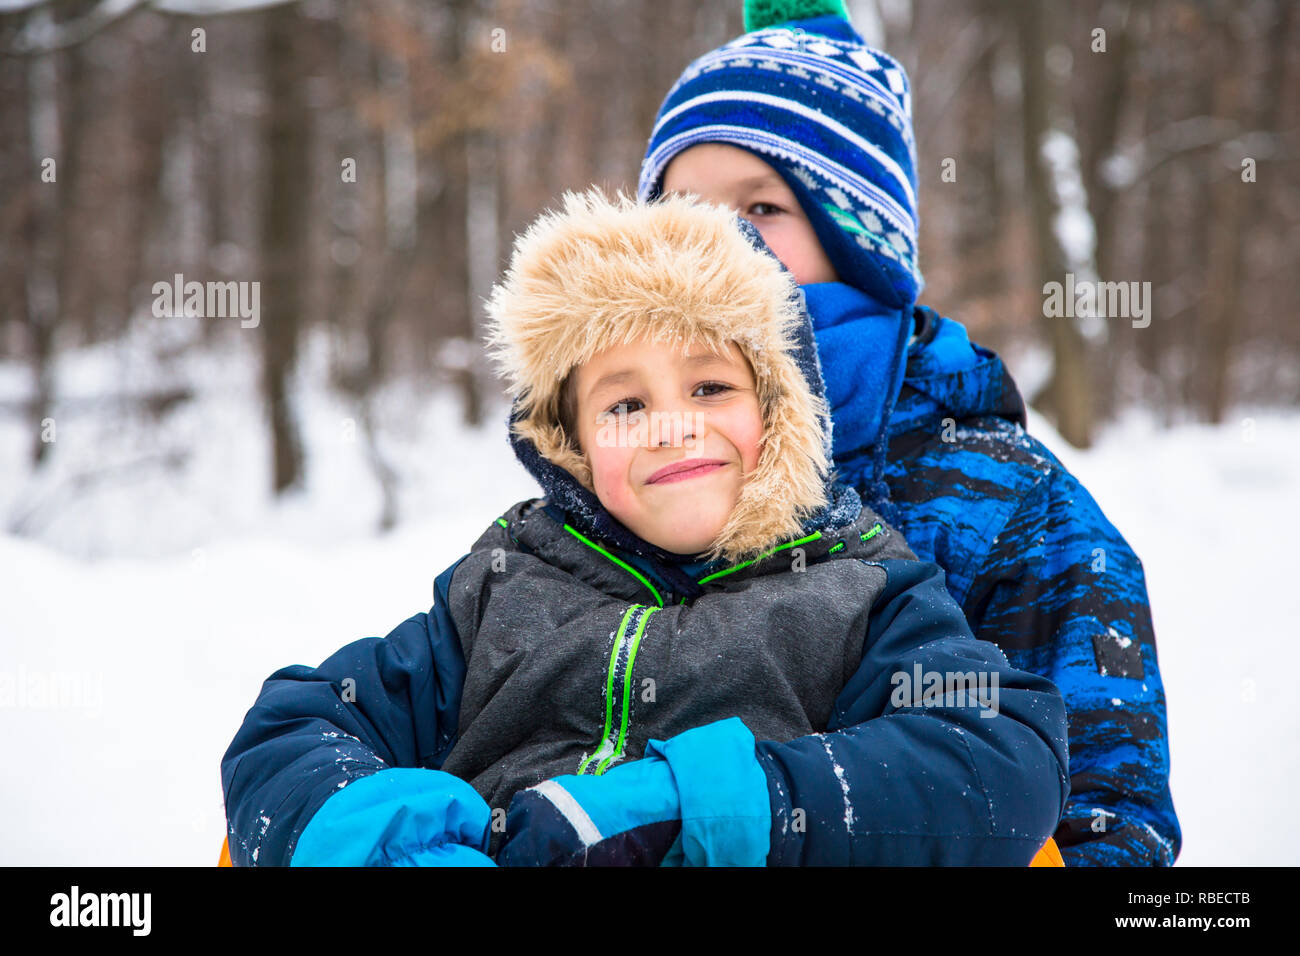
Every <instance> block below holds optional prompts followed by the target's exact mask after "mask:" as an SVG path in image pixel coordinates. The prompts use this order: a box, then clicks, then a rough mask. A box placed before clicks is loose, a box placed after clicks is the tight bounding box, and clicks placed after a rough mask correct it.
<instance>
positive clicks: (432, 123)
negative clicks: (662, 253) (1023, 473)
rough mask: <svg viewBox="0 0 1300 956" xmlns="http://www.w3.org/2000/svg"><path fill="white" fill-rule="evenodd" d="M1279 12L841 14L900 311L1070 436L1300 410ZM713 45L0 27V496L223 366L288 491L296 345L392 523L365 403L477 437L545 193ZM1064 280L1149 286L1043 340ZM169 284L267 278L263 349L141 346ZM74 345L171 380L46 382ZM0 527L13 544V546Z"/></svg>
mask: <svg viewBox="0 0 1300 956" xmlns="http://www.w3.org/2000/svg"><path fill="white" fill-rule="evenodd" d="M1297 6H1300V4H1297V3H1293V2H1285V0H1151V2H1125V0H1080V2H1070V3H1065V2H1061V3H1056V2H1051V3H1048V2H1038V0H1005V2H1000V0H911V2H907V0H879V2H871V0H860V2H849V3H848V8H849V10H850V12H851V13H852V15H853V18H854V22H855V25H856V26H857V27H858V29H859V30H860V32H862V33H863V35H864V36H865V37H866V39H867V40H868V41H869V42H872V43H875V44H877V45H879V46H882V47H883V48H884V49H886V50H887V51H889V52H891V53H892V54H894V55H895V56H896V57H898V58H899V59H900V60H901V61H902V63H903V64H904V65H905V67H906V68H907V70H908V71H909V74H910V76H911V78H912V84H913V101H914V116H915V123H916V132H917V142H918V153H919V164H918V178H919V181H920V202H921V240H922V253H921V263H922V268H923V269H924V272H925V274H926V279H927V288H926V291H925V293H924V295H923V298H922V301H923V302H925V303H927V304H929V305H932V306H933V307H935V308H936V309H938V310H939V311H941V312H942V313H944V314H946V315H951V316H953V317H954V318H957V319H959V320H961V321H963V322H964V323H965V324H966V325H967V326H968V328H969V329H970V331H971V334H972V337H973V338H974V339H976V340H977V341H979V342H981V343H982V344H985V345H987V346H989V347H991V348H994V349H996V350H998V351H1005V352H1007V353H1009V354H1011V355H1013V356H1024V358H1023V360H1022V365H1021V366H1020V367H1023V368H1025V369H1032V368H1037V369H1038V373H1037V374H1030V373H1028V372H1027V373H1026V375H1025V377H1022V380H1021V381H1022V385H1023V386H1024V387H1025V389H1026V392H1027V395H1028V397H1029V399H1030V400H1031V402H1032V403H1033V404H1034V406H1035V407H1036V408H1037V409H1038V410H1039V411H1040V412H1042V413H1044V414H1045V415H1046V416H1047V417H1048V418H1049V419H1050V420H1052V421H1053V422H1054V423H1055V425H1056V426H1057V428H1058V429H1059V430H1060V432H1061V434H1062V435H1063V436H1064V437H1065V438H1066V439H1067V440H1069V441H1070V442H1071V443H1073V444H1075V445H1077V446H1079V447H1086V446H1087V445H1089V444H1090V443H1091V441H1092V440H1093V438H1094V436H1095V435H1096V434H1097V432H1098V429H1099V428H1101V427H1102V426H1103V425H1104V424H1105V422H1107V421H1108V420H1110V419H1113V418H1114V417H1116V416H1117V415H1118V414H1120V413H1121V412H1122V411H1123V410H1124V409H1125V408H1129V407H1132V406H1143V407H1146V408H1148V409H1150V410H1151V411H1152V412H1153V414H1154V415H1155V416H1156V417H1157V418H1158V419H1159V420H1161V421H1163V422H1165V423H1166V424H1173V423H1176V422H1184V421H1189V420H1192V421H1208V422H1221V421H1224V420H1225V418H1228V417H1229V416H1230V415H1231V414H1232V410H1233V409H1234V408H1235V407H1238V406H1241V405H1243V404H1248V405H1253V406H1259V405H1288V406H1290V405H1295V404H1297V403H1300V322H1297V321H1296V320H1295V303H1296V302H1297V301H1300V268H1298V267H1300V256H1298V255H1297V250H1298V249H1300V165H1298V164H1297V161H1296V156H1297V153H1298V152H1300V126H1298V125H1297V118H1298V117H1300V22H1298V21H1300V16H1297V13H1298V11H1297ZM741 32H743V26H742V19H741V3H740V2H739V0H725V2H723V0H717V2H715V0H709V2H699V0H563V2H561V0H440V2H432V0H365V2H362V0H302V2H293V3H273V2H272V3H268V2H255V0H220V2H218V0H154V2H148V0H54V2H39V0H0V103H2V104H3V111H2V112H0V363H2V364H3V365H4V367H5V368H7V369H9V370H10V372H11V373H12V374H7V375H4V376H0V415H3V416H7V417H8V418H9V419H10V420H11V421H16V422H18V423H20V424H21V427H22V428H23V434H24V436H25V438H24V440H23V442H22V448H23V450H22V457H23V459H24V460H22V461H12V460H9V461H6V462H5V463H4V470H5V471H9V472H10V477H11V478H14V477H15V476H16V475H18V474H20V473H21V474H23V475H39V473H40V471H41V470H42V469H43V468H46V467H48V459H49V458H51V456H52V455H53V449H54V448H55V446H56V443H55V442H54V441H53V440H52V439H51V434H50V433H51V432H52V430H53V429H55V428H57V427H59V426H61V425H62V424H63V423H64V422H65V421H67V422H73V423H75V422H77V421H79V420H80V421H84V420H87V419H95V418H96V417H98V418H99V419H100V420H101V421H102V423H103V427H104V428H126V427H128V423H130V422H135V423H136V424H137V426H138V427H140V428H143V429H146V430H148V429H150V428H161V427H162V426H163V425H164V424H165V422H166V420H167V419H168V418H169V417H170V416H174V415H176V414H177V413H178V412H179V411H180V410H183V409H184V408H185V407H186V405H187V404H191V403H193V402H195V401H196V392H195V385H194V384H193V382H191V381H190V380H189V379H188V378H187V377H186V374H185V370H186V369H189V368H193V367H197V366H198V364H199V363H200V362H201V361H202V360H204V359H205V358H206V359H207V360H214V359H215V360H216V361H217V362H218V363H220V361H222V356H224V355H226V354H228V351H227V350H228V349H230V348H231V347H232V346H235V345H237V346H238V347H239V348H242V349H244V350H251V354H253V355H255V356H256V358H257V362H256V368H257V374H256V376H255V377H254V378H253V379H251V381H252V382H255V383H256V384H255V386H254V387H255V389H256V392H257V402H258V405H259V407H260V409H261V410H262V413H263V415H264V424H263V426H262V427H261V429H260V430H258V431H257V432H256V433H253V434H244V435H243V441H244V442H245V443H248V444H252V443H257V447H258V448H260V449H264V450H265V452H266V454H267V456H268V460H269V462H270V463H271V464H270V466H269V467H267V468H266V470H265V474H266V475H267V477H268V478H269V485H270V487H269V488H268V491H274V492H275V493H277V494H278V493H281V492H284V491H286V490H289V489H292V488H295V487H297V486H300V485H301V484H302V483H303V481H304V480H305V478H306V474H307V472H308V471H309V470H310V469H311V468H312V467H313V464H312V462H311V460H310V456H307V455H304V440H303V437H302V427H301V421H300V410H299V403H298V400H297V397H298V394H299V391H300V388H301V369H300V364H301V360H302V354H303V350H304V346H305V343H307V342H308V341H309V340H318V341H324V342H325V343H327V350H326V354H327V356H328V359H327V361H326V363H325V365H324V366H323V368H324V371H323V372H322V373H321V375H320V381H319V382H317V383H316V384H317V385H319V386H321V387H323V388H326V389H328V391H329V393H330V394H332V395H334V396H335V397H337V398H338V400H339V402H340V407H343V408H346V409H350V410H351V412H350V413H349V421H351V422H352V423H353V425H354V426H355V429H356V437H357V441H358V444H359V447H362V448H364V449H365V450H366V456H367V458H368V461H369V464H370V467H371V468H372V469H373V473H374V476H375V477H376V478H377V480H378V482H379V484H380V485H381V486H382V487H384V488H385V489H386V495H385V507H384V513H383V517H382V522H383V523H387V524H391V523H392V522H393V520H394V514H393V508H394V507H395V506H394V505H393V503H392V500H391V493H390V492H389V489H391V486H392V484H393V483H394V482H395V480H396V478H395V472H396V471H397V469H398V467H399V466H398V465H397V464H396V463H395V462H394V460H393V458H392V456H391V455H389V454H386V453H385V451H384V445H383V442H382V440H381V439H380V437H379V435H380V433H381V432H382V431H383V429H384V428H385V427H386V426H387V425H388V424H389V421H388V419H387V418H386V416H388V415H391V414H392V412H391V411H387V410H386V409H385V406H383V405H382V403H378V402H377V401H376V400H375V396H377V395H378V394H379V393H380V392H381V391H382V390H383V389H384V388H386V387H390V386H391V385H393V383H400V382H416V383H420V385H421V386H422V387H435V386H436V387H438V388H441V389H443V390H444V391H445V390H447V389H450V390H452V393H453V394H455V395H456V396H458V401H457V403H456V405H455V406H453V407H455V408H456V409H457V411H456V414H458V415H459V416H461V418H462V421H460V422H457V423H456V427H457V428H459V427H462V426H464V425H470V426H473V425H476V424H478V423H480V422H482V421H484V420H485V418H486V417H490V416H492V415H493V414H495V411H494V410H495V409H497V408H498V405H499V397H500V389H499V387H498V385H497V383H496V382H495V380H494V378H493V376H492V372H491V369H490V367H489V366H488V365H487V363H486V362H485V361H484V359H483V356H482V351H481V349H480V347H479V345H478V342H479V340H480V335H479V329H480V325H481V321H482V301H483V299H484V298H485V297H486V296H487V295H488V293H489V291H490V289H491V285H492V283H493V282H494V281H495V279H496V278H497V276H498V274H499V271H500V270H501V269H502V268H503V266H504V265H505V263H506V260H507V257H508V254H509V250H510V244H511V241H512V238H513V236H514V234H515V233H516V232H517V231H520V230H522V229H523V227H524V226H525V225H526V224H527V223H528V222H529V221H530V220H531V219H533V218H534V217H535V216H536V215H537V214H538V213H539V212H540V211H541V210H542V209H544V208H545V207H547V206H548V205H550V204H552V203H553V202H555V201H556V200H557V198H558V197H559V195H560V194H561V193H562V191H563V190H565V189H571V188H572V189H579V188H583V187H585V186H587V185H588V184H591V183H601V184H603V185H605V186H606V187H607V188H610V189H614V188H619V187H622V188H624V189H625V190H626V191H628V192H634V191H635V186H636V178H637V171H638V166H639V163H640V159H641V156H642V152H643V149H644V146H645V143H646V139H647V137H648V134H649V132H650V129H651V127H652V125H653V120H654V117H655V113H656V110H657V108H658V106H659V104H660V102H661V100H662V98H663V96H664V95H665V93H666V92H667V90H668V89H669V87H670V86H671V84H672V83H673V81H674V80H675V79H676V77H677V76H678V74H679V73H680V72H681V71H682V69H683V68H684V67H685V66H686V65H687V64H688V63H689V62H690V60H692V59H693V58H694V57H696V56H697V55H699V54H701V53H703V52H705V51H707V50H709V49H712V48H713V47H715V46H717V45H719V44H721V43H723V42H725V41H727V40H729V39H731V38H733V37H735V36H737V35H738V34H740V33H741ZM1067 273H1069V274H1072V275H1074V276H1076V277H1077V278H1079V279H1080V280H1087V279H1089V278H1091V279H1092V280H1102V281H1115V282H1126V283H1150V286H1149V288H1150V302H1149V303H1148V308H1149V312H1148V314H1147V317H1146V318H1145V319H1143V320H1142V321H1138V320H1136V319H1131V318H1115V317H1098V316H1092V317H1089V316H1073V317H1069V316H1055V315H1048V314H1047V313H1048V311H1049V310H1048V309H1046V308H1045V306H1044V300H1045V295H1044V286H1045V284H1047V283H1050V282H1062V281H1064V277H1065V276H1066V274H1067ZM177 275H183V276H184V280H185V281H186V282H189V281H199V282H203V283H214V282H219V283H229V282H233V283H252V282H257V283H259V284H260V317H259V319H258V321H257V322H256V324H253V323H250V322H242V321H240V320H239V319H238V318H237V317H236V318H224V319H223V318H213V317H207V318H204V319H202V320H201V321H199V322H197V323H191V324H190V325H184V324H183V323H182V319H183V318H184V316H181V315H178V316H176V317H174V318H168V317H164V318H161V319H160V318H159V317H158V315H157V311H156V307H155V306H156V299H157V295H156V293H155V291H154V287H155V284H158V283H165V284H171V283H172V281H173V277H174V276H177ZM175 308H176V311H177V312H180V306H179V304H177V305H176V306H175ZM1148 320H1149V321H1148ZM168 322H172V323H173V326H174V328H173V331H172V332H168V331H166V330H165V329H163V328H162V323H168ZM182 328H183V329H188V330H191V331H192V334H190V332H185V333H184V334H181V333H179V332H175V331H174V330H175V329H182ZM141 342H143V343H144V344H143V346H142V345H141V344H140V343H141ZM87 348H98V349H100V350H104V349H107V350H109V351H110V352H111V351H113V350H119V351H120V350H129V349H138V348H145V349H146V350H151V354H152V357H153V359H154V361H155V364H156V365H157V367H159V368H162V369H164V370H166V371H167V373H168V374H165V375H159V374H151V375H140V376H134V375H133V374H132V373H130V371H129V368H130V367H134V366H123V368H127V369H128V370H127V371H121V372H118V373H114V374H110V375H107V376H102V377H100V378H98V379H96V380H95V381H93V382H90V381H86V380H77V379H76V377H75V376H74V375H73V373H71V372H67V371H60V368H61V366H60V358H61V356H63V355H65V354H68V353H71V352H73V351H76V350H84V349H87ZM1034 357H1037V358H1036V359H1035V358H1034ZM1016 368H1017V366H1016V365H1015V364H1013V369H1016ZM192 440H193V441H195V442H201V441H203V436H202V433H201V432H200V433H198V434H197V435H196V436H195V437H193V439H192ZM169 449H170V450H169ZM176 454H180V455H183V454H184V449H183V448H181V449H179V450H178V449H177V448H176V447H174V446H167V447H166V448H162V449H161V450H159V448H153V449H152V450H150V449H149V448H144V450H142V451H140V453H139V454H138V455H137V456H136V457H135V458H131V457H130V456H128V457H126V458H124V459H122V460H121V461H120V462H119V466H120V467H121V468H123V469H129V468H132V467H137V466H138V467H142V468H149V467H155V466H161V467H165V466H167V465H168V463H169V461H170V459H169V458H168V456H170V455H176ZM151 456H152V457H151ZM100 464H101V465H102V462H101V463H100ZM172 464H174V462H172ZM90 467H91V468H94V467H96V466H94V465H92V466H90ZM69 480H70V481H71V482H72V486H73V487H72V490H73V492H74V493H75V489H76V482H77V481H79V480H84V481H87V482H89V481H92V480H94V476H92V475H89V474H82V475H80V476H77V475H73V476H72V478H70V479H69ZM38 504H39V502H38ZM9 506H10V513H9V514H8V515H4V516H0V517H4V519H5V520H6V522H7V529H6V530H9V531H11V532H14V533H19V534H21V533H23V532H24V530H25V529H26V527H27V524H28V523H35V522H36V519H35V518H33V517H32V513H33V512H32V508H33V507H36V506H34V505H32V504H31V502H30V501H24V500H22V496H21V495H20V496H18V499H17V500H16V502H15V501H10V502H9Z"/></svg>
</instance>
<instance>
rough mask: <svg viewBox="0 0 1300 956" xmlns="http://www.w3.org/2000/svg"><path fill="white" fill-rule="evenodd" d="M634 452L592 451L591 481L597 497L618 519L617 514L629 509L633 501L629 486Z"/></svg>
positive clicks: (596, 449)
mask: <svg viewBox="0 0 1300 956" xmlns="http://www.w3.org/2000/svg"><path fill="white" fill-rule="evenodd" d="M632 451H633V450H632V449H622V448H601V447H599V446H597V447H595V448H593V449H592V455H591V480H592V483H593V484H594V485H595V486H596V496H597V497H598V498H600V500H601V502H602V503H603V504H604V505H605V507H606V508H607V509H608V510H609V511H610V512H611V513H615V517H618V515H617V514H616V512H618V511H621V510H623V509H624V508H627V507H628V506H629V505H630V504H631V501H632V490H631V488H630V487H629V486H628V473H629V468H630V467H631V453H632Z"/></svg>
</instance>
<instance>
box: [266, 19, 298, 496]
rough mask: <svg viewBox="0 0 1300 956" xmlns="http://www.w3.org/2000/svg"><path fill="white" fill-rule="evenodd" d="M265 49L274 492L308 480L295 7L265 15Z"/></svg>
mask: <svg viewBox="0 0 1300 956" xmlns="http://www.w3.org/2000/svg"><path fill="white" fill-rule="evenodd" d="M264 16H265V18H266V20H265V30H266V32H265V36H264V45H263V50H262V55H263V64H264V67H265V76H266V88H267V115H266V126H265V150H266V152H265V161H266V164H267V176H266V190H267V192H266V195H265V198H264V199H263V206H262V261H263V263H264V268H265V270H266V278H265V280H264V281H263V283H262V284H263V295H262V310H263V313H264V315H263V316H262V319H261V325H260V327H259V332H260V334H261V336H262V372H263V375H262V388H263V397H264V400H265V401H266V408H267V412H268V414H269V416H270V425H271V451H272V461H273V476H272V488H273V489H274V491H275V493H276V494H280V493H282V492H284V491H286V490H287V489H289V488H291V487H293V486H295V485H298V484H300V483H301V481H302V479H303V448H302V439H301V437H300V436H299V433H298V422H297V417H296V415H295V413H294V410H293V404H292V400H291V397H290V395H289V381H290V376H291V374H292V372H293V367H294V363H295V360H296V358H297V351H298V329H299V326H300V323H301V316H300V311H301V308H302V302H303V285H304V282H305V276H304V274H303V273H304V267H305V262H304V254H303V253H304V249H305V245H306V238H307V229H306V212H307V196H308V189H309V188H310V185H309V181H308V171H309V168H310V165H309V163H308V157H307V144H308V136H307V125H306V124H307V114H306V109H305V105H304V103H303V102H302V90H303V79H302V77H301V76H300V75H299V71H298V69H297V62H298V57H297V56H296V52H297V42H298V40H297V36H298V33H299V32H300V31H301V30H302V23H301V21H300V19H299V17H298V8H297V7H296V6H292V5H290V6H280V7H273V8H271V9H270V10H268V11H267V12H266V13H265V14H264Z"/></svg>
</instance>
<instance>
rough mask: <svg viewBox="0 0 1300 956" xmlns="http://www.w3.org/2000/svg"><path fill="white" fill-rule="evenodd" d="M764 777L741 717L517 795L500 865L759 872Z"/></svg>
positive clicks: (767, 814) (766, 810) (765, 814)
mask: <svg viewBox="0 0 1300 956" xmlns="http://www.w3.org/2000/svg"><path fill="white" fill-rule="evenodd" d="M771 822H772V817H771V803H770V799H769V797H768V790H767V775H766V774H765V773H764V772H763V770H762V768H761V767H760V766H759V763H758V758H757V756H756V755H755V750H754V735H753V734H751V733H750V732H749V729H748V728H747V727H746V726H745V725H744V723H743V722H741V721H740V719H739V718H735V717H732V718H730V719H728V720H723V721H718V722H717V723H713V724H707V725H705V726H703V727H696V728H694V729H693V730H688V731H686V732H685V733H682V734H678V735H677V736H676V737H673V738H672V739H671V740H669V741H667V742H664V741H658V740H652V741H650V743H649V745H648V746H647V747H646V755H645V757H643V758H642V759H641V760H636V761H633V762H631V763H627V764H622V765H619V766H616V767H614V768H613V769H611V770H609V771H607V772H606V773H604V774H603V775H601V776H575V775H566V776H563V777H556V778H555V779H554V780H546V781H543V782H542V783H540V784H538V785H537V786H535V787H530V788H529V789H527V790H522V791H520V792H519V793H517V794H515V797H514V799H513V800H512V801H511V803H510V810H509V813H508V814H507V816H506V842H505V844H504V845H503V846H502V848H501V852H500V854H499V855H498V860H499V862H500V863H501V865H503V866H660V865H662V866H763V865H764V864H765V862H766V860H767V854H768V849H769V845H770V834H771Z"/></svg>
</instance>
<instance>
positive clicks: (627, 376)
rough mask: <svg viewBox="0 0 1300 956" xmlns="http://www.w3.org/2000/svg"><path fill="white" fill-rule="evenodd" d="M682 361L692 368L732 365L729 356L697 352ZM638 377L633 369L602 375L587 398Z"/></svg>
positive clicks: (588, 391)
mask: <svg viewBox="0 0 1300 956" xmlns="http://www.w3.org/2000/svg"><path fill="white" fill-rule="evenodd" d="M682 361H683V362H684V363H685V364H686V365H689V366H692V367H694V366H697V365H713V364H715V363H716V364H718V365H730V364H731V359H730V357H729V356H726V355H718V354H717V353H715V352H697V353H696V354H695V355H688V356H686V357H685V358H684V359H682ZM636 377H637V373H636V372H634V371H633V370H632V369H623V370H622V371H620V372H609V373H607V374H605V375H602V376H601V377H600V378H599V379H597V380H596V382H595V384H593V385H592V386H591V388H589V389H588V390H587V398H589V399H590V398H591V397H592V396H593V395H595V394H596V393H597V392H599V391H600V390H601V389H602V388H606V387H608V386H610V385H618V384H620V383H622V382H628V381H632V380H634V379H635V378H636Z"/></svg>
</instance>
